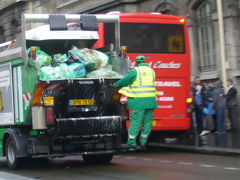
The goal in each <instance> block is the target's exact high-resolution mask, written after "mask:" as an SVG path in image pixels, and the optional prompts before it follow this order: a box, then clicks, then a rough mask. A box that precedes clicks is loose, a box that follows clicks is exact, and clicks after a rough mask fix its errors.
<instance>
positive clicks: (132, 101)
mask: <svg viewBox="0 0 240 180" xmlns="http://www.w3.org/2000/svg"><path fill="white" fill-rule="evenodd" d="M139 66H148V65H147V64H146V63H140V64H138V67H139ZM136 78H137V71H136V69H135V68H134V69H132V70H131V71H129V72H128V73H127V74H126V76H125V77H124V78H122V79H120V80H119V81H118V82H117V83H116V84H115V88H122V87H127V86H129V85H131V84H132V83H133V82H134V81H135V80H136ZM127 107H128V109H153V108H157V107H158V104H157V101H156V97H138V98H133V97H128V103H127Z"/></svg>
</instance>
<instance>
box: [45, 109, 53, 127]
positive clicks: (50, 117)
mask: <svg viewBox="0 0 240 180" xmlns="http://www.w3.org/2000/svg"><path fill="white" fill-rule="evenodd" d="M46 120H47V123H49V124H52V123H54V109H53V107H46Z"/></svg>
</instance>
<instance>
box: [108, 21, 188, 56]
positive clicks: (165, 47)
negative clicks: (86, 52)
mask: <svg viewBox="0 0 240 180" xmlns="http://www.w3.org/2000/svg"><path fill="white" fill-rule="evenodd" d="M183 29H184V27H183V25H178V24H151V23H121V45H124V46H127V49H128V53H163V54H165V53H169V54H174V53H185V43H184V30H183ZM113 32H114V27H113V26H112V25H111V24H108V25H106V27H105V42H106V45H107V46H108V45H109V44H110V43H112V42H114V39H111V37H114V36H110V34H111V33H113Z"/></svg>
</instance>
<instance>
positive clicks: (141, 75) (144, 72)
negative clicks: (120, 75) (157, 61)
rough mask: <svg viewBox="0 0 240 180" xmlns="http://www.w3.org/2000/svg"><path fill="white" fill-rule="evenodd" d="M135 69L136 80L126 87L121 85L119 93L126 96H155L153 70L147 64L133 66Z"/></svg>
mask: <svg viewBox="0 0 240 180" xmlns="http://www.w3.org/2000/svg"><path fill="white" fill-rule="evenodd" d="M135 69H136V71H137V77H136V80H135V81H134V82H133V83H132V84H131V85H129V86H128V87H123V88H121V89H120V90H119V93H121V94H123V95H125V96H127V97H135V98H137V97H139V98H140V97H155V96H156V95H157V91H156V88H155V72H154V71H153V69H152V68H150V67H148V66H139V67H135Z"/></svg>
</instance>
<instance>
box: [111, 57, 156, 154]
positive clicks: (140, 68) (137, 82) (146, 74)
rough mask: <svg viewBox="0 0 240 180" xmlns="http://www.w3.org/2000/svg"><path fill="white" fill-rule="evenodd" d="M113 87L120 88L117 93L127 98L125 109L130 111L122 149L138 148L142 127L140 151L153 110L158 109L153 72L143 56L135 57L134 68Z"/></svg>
mask: <svg viewBox="0 0 240 180" xmlns="http://www.w3.org/2000/svg"><path fill="white" fill-rule="evenodd" d="M115 87H116V88H121V89H120V90H119V93H121V94H123V95H125V96H127V97H128V103H127V107H128V109H131V110H132V111H131V117H130V127H129V130H128V141H127V144H122V148H124V149H129V150H136V149H137V148H138V147H139V146H137V142H136V138H137V137H138V135H139V132H140V129H141V127H142V131H141V135H140V138H139V143H140V147H141V148H142V149H146V144H147V141H148V136H149V135H150V133H151V130H152V121H153V113H154V108H157V107H158V105H157V101H156V95H157V91H156V88H155V72H154V70H153V69H152V68H150V67H149V66H148V65H147V64H146V62H145V57H144V56H137V57H136V67H135V68H133V69H132V70H131V71H129V72H128V73H127V74H126V76H125V77H124V78H122V79H120V80H119V81H118V82H117V83H116V84H115Z"/></svg>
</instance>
